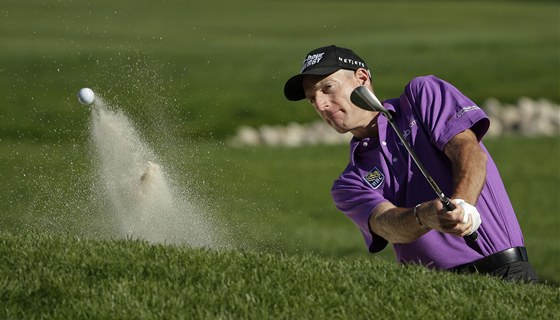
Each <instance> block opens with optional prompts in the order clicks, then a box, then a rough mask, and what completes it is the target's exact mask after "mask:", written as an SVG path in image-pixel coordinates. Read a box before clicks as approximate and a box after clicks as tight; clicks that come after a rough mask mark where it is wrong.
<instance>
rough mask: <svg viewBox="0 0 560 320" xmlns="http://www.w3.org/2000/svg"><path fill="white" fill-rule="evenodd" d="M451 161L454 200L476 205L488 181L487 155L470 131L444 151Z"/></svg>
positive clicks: (454, 140) (459, 136)
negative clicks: (458, 199)
mask: <svg viewBox="0 0 560 320" xmlns="http://www.w3.org/2000/svg"><path fill="white" fill-rule="evenodd" d="M444 152H445V154H446V155H447V157H448V158H449V159H450V160H451V166H452V172H453V185H454V187H453V194H452V195H451V198H453V199H457V198H460V199H463V200H465V201H466V202H468V203H470V204H472V205H475V204H476V202H477V201H478V196H479V195H480V192H481V191H482V187H483V186H484V182H485V180H486V162H487V155H486V154H485V153H484V152H483V151H482V149H481V148H480V145H479V144H478V141H477V140H476V136H475V135H474V133H473V132H472V131H470V130H467V131H465V132H462V133H460V134H458V135H457V136H455V137H454V138H453V139H451V140H450V141H449V143H448V144H447V145H446V146H445V149H444Z"/></svg>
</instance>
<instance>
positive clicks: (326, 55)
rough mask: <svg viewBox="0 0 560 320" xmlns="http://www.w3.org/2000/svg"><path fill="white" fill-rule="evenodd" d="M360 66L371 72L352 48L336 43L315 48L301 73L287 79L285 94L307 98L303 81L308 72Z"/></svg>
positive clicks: (315, 72)
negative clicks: (342, 46) (338, 45)
mask: <svg viewBox="0 0 560 320" xmlns="http://www.w3.org/2000/svg"><path fill="white" fill-rule="evenodd" d="M359 68H364V69H366V70H368V73H369V68H368V67H367V64H366V62H365V61H364V60H363V59H362V58H360V57H359V56H358V55H357V54H356V53H354V51H352V50H350V49H346V48H341V47H337V46H335V45H330V46H327V47H321V48H318V49H315V50H313V51H311V52H309V53H308V54H307V56H306V57H305V59H304V60H303V64H302V66H301V71H300V73H299V74H296V75H295V76H293V77H291V78H290V79H289V80H288V81H286V84H285V85H284V95H285V96H286V98H287V99H288V100H290V101H298V100H302V99H305V92H304V91H303V84H302V81H303V76H304V75H306V74H312V75H319V76H324V75H329V74H331V73H333V72H335V71H338V70H340V69H348V70H358V69H359ZM370 76H371V75H370Z"/></svg>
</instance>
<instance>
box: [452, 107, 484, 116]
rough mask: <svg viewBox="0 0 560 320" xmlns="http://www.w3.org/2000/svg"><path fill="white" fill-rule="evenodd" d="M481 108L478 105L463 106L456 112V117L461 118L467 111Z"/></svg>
mask: <svg viewBox="0 0 560 320" xmlns="http://www.w3.org/2000/svg"><path fill="white" fill-rule="evenodd" d="M479 109H480V108H479V107H478V106H468V107H463V108H461V110H459V111H457V112H456V113H455V117H456V118H461V117H462V116H463V115H464V114H465V113H467V112H469V111H474V110H479Z"/></svg>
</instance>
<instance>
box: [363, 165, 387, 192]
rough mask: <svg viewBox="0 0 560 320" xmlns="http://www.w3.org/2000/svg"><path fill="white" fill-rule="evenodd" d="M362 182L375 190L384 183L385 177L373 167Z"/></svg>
mask: <svg viewBox="0 0 560 320" xmlns="http://www.w3.org/2000/svg"><path fill="white" fill-rule="evenodd" d="M364 180H365V181H366V182H367V183H369V184H370V185H371V186H372V187H373V188H374V189H377V188H379V186H380V185H381V184H382V183H383V181H385V175H384V174H383V173H382V172H381V170H379V169H378V168H377V167H374V168H373V170H371V171H370V172H368V173H367V174H366V175H365V176H364Z"/></svg>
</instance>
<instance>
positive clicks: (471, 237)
mask: <svg viewBox="0 0 560 320" xmlns="http://www.w3.org/2000/svg"><path fill="white" fill-rule="evenodd" d="M441 202H442V203H443V206H444V207H445V209H447V210H449V211H453V210H455V208H456V207H455V205H454V204H453V203H452V202H451V200H449V198H447V197H445V198H443V199H442V200H441ZM463 238H466V239H467V240H469V241H476V240H478V232H476V231H475V232H473V233H471V234H469V235H468V236H464V237H463Z"/></svg>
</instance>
